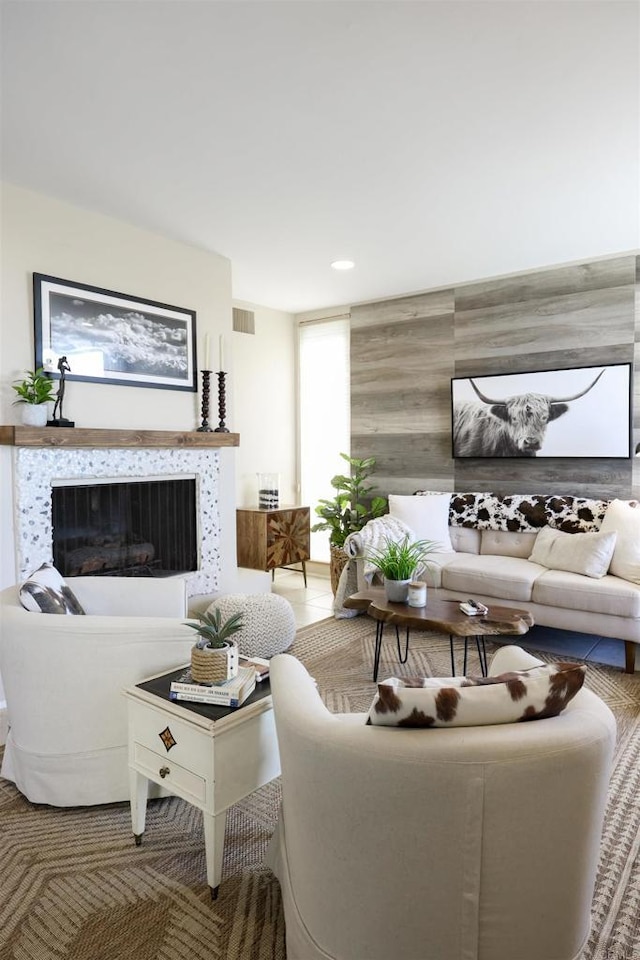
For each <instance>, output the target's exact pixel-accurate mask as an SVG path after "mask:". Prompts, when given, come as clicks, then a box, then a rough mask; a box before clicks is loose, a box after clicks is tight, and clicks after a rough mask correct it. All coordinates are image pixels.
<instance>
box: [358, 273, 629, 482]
mask: <svg viewBox="0 0 640 960" xmlns="http://www.w3.org/2000/svg"><path fill="white" fill-rule="evenodd" d="M624 362H634V364H635V365H636V366H637V364H638V363H640V257H636V256H634V255H629V256H622V257H618V258H615V259H611V260H601V261H593V262H587V263H583V264H579V265H572V266H564V267H558V268H550V269H548V270H541V271H537V272H535V273H527V274H522V275H520V276H516V277H513V276H511V277H507V278H503V279H497V280H489V281H483V282H480V283H473V284H466V285H464V286H459V287H452V288H451V289H449V290H437V291H431V292H429V291H428V292H426V293H422V294H418V295H416V296H410V297H404V298H401V299H394V300H386V301H381V302H378V303H369V304H363V305H359V306H354V307H353V308H352V310H351V452H352V455H353V456H357V457H364V456H374V457H375V458H376V461H377V463H376V473H375V476H374V477H373V481H374V482H375V484H376V487H377V489H378V490H379V491H380V492H381V493H385V494H386V493H413V492H414V491H415V490H418V489H430V490H443V491H449V490H460V491H462V490H492V491H494V492H496V493H502V494H508V493H558V494H562V493H572V494H575V495H579V496H590V497H603V498H606V499H610V498H613V497H622V498H628V497H631V496H640V458H639V460H636V459H635V458H633V457H632V458H631V459H629V460H598V459H563V458H560V457H558V458H523V459H509V458H501V459H469V460H465V459H457V460H453V459H452V456H451V386H450V385H451V378H452V377H469V376H490V375H494V374H501V373H517V372H524V371H534V370H552V369H560V368H563V367H580V366H591V365H595V364H608V363H624ZM639 369H640V368H639ZM639 381H640V377H638V378H637V379H636V378H635V377H634V387H633V446H632V449H635V444H636V443H637V442H638V441H640V382H639Z"/></svg>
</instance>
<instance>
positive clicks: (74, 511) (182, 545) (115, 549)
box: [52, 478, 198, 577]
mask: <svg viewBox="0 0 640 960" xmlns="http://www.w3.org/2000/svg"><path fill="white" fill-rule="evenodd" d="M52 521H53V562H54V565H55V566H56V568H57V569H58V570H59V571H60V572H61V573H62V574H63V575H64V576H67V577H82V576H92V577H95V576H99V575H101V574H102V575H110V576H169V575H171V574H175V573H185V572H187V571H189V570H197V563H198V552H197V538H196V537H197V535H196V482H195V479H193V478H179V479H172V480H144V481H127V482H123V483H96V484H82V485H78V486H75V485H73V486H64V487H53V489H52Z"/></svg>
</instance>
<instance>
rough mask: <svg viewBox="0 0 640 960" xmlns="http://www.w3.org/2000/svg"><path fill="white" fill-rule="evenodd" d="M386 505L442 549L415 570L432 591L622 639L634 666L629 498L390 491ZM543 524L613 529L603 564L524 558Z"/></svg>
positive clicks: (636, 595)
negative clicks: (591, 570)
mask: <svg viewBox="0 0 640 960" xmlns="http://www.w3.org/2000/svg"><path fill="white" fill-rule="evenodd" d="M389 505H390V516H392V517H395V518H397V519H400V520H401V521H403V522H404V523H405V524H406V525H407V526H408V527H409V528H410V529H411V530H412V531H413V532H414V534H415V535H416V536H417V537H418V538H427V539H431V540H436V541H438V542H439V543H445V545H446V549H444V550H442V551H439V552H437V553H433V554H431V555H430V556H429V558H428V559H429V566H428V569H427V571H426V574H425V575H424V576H423V578H422V579H424V580H426V582H427V584H428V586H430V587H431V588H432V589H433V590H434V592H435V594H436V595H437V596H439V597H442V598H444V599H457V598H459V599H465V598H466V597H473V598H474V599H476V600H480V601H482V602H484V603H487V604H491V603H496V602H498V601H499V602H500V604H502V605H504V606H511V607H520V608H524V609H526V610H528V611H530V613H531V614H532V615H533V618H534V620H535V623H536V624H540V625H542V626H547V627H555V628H559V629H563V630H573V631H578V632H581V633H588V634H593V635H600V636H604V637H614V638H616V639H620V640H623V641H624V643H625V670H626V672H627V673H633V672H634V665H635V653H636V644H638V643H640V560H639V562H638V564H637V572H636V569H635V568H634V564H633V563H631V562H629V561H628V553H629V550H632V551H633V550H634V549H637V551H638V553H639V555H640V531H639V529H638V528H639V527H640V506H638V508H637V510H635V509H630V508H635V501H617V500H614V501H611V503H610V502H608V501H603V500H593V499H586V498H578V497H558V496H550V497H544V496H540V495H536V496H527V495H519V496H510V497H499V496H496V495H494V494H492V493H484V492H482V493H476V492H473V493H454V494H441V493H434V494H431V493H428V492H426V491H425V492H422V493H418V494H416V495H414V496H394V495H393V494H392V495H390V497H389ZM607 514H609V517H607ZM614 515H615V517H616V518H617V519H613V518H614ZM636 515H637V525H636ZM374 522H375V521H374ZM543 527H551V528H552V529H554V530H558V531H560V533H571V534H572V539H573V536H575V537H580V536H581V535H582V534H584V533H606V532H607V531H609V530H615V529H616V527H617V529H618V533H617V538H618V539H617V541H616V546H615V549H614V554H613V558H612V560H611V565H610V567H609V570H608V572H607V573H606V574H604V576H600V577H594V576H586V575H584V574H582V573H576V572H572V571H570V570H567V569H554V568H553V567H550V566H548V565H543V564H541V563H538V562H535V561H533V560H530V559H529V557H530V556H531V554H532V551H533V550H534V547H535V544H536V540H537V536H538V532H539V530H540V529H542V528H543ZM636 533H638V534H639V535H636ZM625 538H626V539H625ZM636 542H637V548H636V547H635V546H634V545H635V543H636ZM581 543H586V541H578V540H576V546H577V547H579V546H580V545H581ZM623 544H624V546H625V549H626V550H627V562H623V561H624V560H625V557H622V554H621V557H620V559H619V560H618V561H616V552H619V546H620V547H622V545H623ZM354 552H355V554H356V555H357V553H358V552H359V553H360V559H359V560H358V564H357V567H358V588H359V589H361V590H362V589H366V586H367V585H368V583H370V582H371V580H370V577H367V576H366V575H365V565H364V562H363V559H362V553H363V551H362V550H360V551H358V550H356V551H354ZM547 562H549V561H547ZM614 571H622V572H624V573H627V575H628V576H630V577H637V580H636V579H626V578H625V577H623V576H620V575H618V574H617V573H616V572H614Z"/></svg>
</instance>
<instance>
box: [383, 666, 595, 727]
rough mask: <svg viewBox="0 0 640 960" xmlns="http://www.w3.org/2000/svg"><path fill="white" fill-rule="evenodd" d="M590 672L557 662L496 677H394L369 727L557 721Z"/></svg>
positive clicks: (387, 682) (388, 684) (385, 685)
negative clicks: (401, 678)
mask: <svg viewBox="0 0 640 960" xmlns="http://www.w3.org/2000/svg"><path fill="white" fill-rule="evenodd" d="M586 670H587V668H586V667H585V666H584V664H578V663H552V664H544V665H543V666H540V667H531V668H530V669H529V670H514V671H511V672H509V673H502V674H499V675H498V676H496V677H415V678H405V679H403V680H399V679H397V678H396V677H392V678H391V679H390V680H385V681H384V682H383V683H379V684H378V692H377V693H376V695H375V697H374V699H373V703H372V704H371V707H370V708H369V713H368V715H367V723H368V724H376V725H379V726H386V727H475V726H482V725H485V724H495V723H516V722H518V721H520V720H543V719H546V718H547V717H557V716H558V714H559V713H560V712H561V711H562V710H564V708H565V707H566V705H567V704H568V703H569V701H570V700H572V699H573V697H575V695H576V693H577V692H578V691H579V690H580V688H581V687H582V684H583V683H584V677H585V673H586Z"/></svg>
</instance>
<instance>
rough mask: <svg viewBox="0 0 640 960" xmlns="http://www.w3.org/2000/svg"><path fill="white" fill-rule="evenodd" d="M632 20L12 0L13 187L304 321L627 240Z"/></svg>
mask: <svg viewBox="0 0 640 960" xmlns="http://www.w3.org/2000/svg"><path fill="white" fill-rule="evenodd" d="M639 10H640V5H639V4H638V3H637V2H635V0H631V2H615V0H613V2H608V0H605V2H598V0H586V2H583V0H568V2H562V0H551V2H537V0H531V2H530V0H522V2H520V0H506V2H493V0H486V2H485V0H475V2H466V0H459V2H458V0H449V2H447V0H445V2H429V0H424V2H421V0H413V2H404V0H386V2H350V0H335V2H332V0H321V2H314V0H309V2H306V0H288V2H271V0H262V2H245V0H229V2H217V0H165V2H158V0H106V2H104V0H71V2H68V0H43V2H41V0H2V21H1V26H2V61H3V63H2V176H3V179H5V180H7V181H10V182H13V183H16V184H19V185H22V186H25V187H29V188H31V189H34V190H37V191H40V192H43V193H46V194H50V195H52V196H55V197H58V198H60V199H62V200H65V201H68V202H70V203H73V204H76V205H78V206H81V207H86V208H89V209H92V210H96V211H100V212H103V213H105V214H108V215H111V216H114V217H118V218H120V219H122V220H126V221H129V222H131V223H133V224H136V225H139V226H142V227H145V228H149V229H151V230H154V231H157V232H160V233H162V234H166V235H168V236H170V237H173V238H175V239H177V240H180V241H184V242H187V243H191V244H195V245H197V246H199V247H204V248H206V249H207V250H212V251H216V252H218V253H221V254H223V255H225V256H227V257H229V258H230V260H231V261H232V267H233V295H234V297H235V298H236V299H239V300H245V301H249V302H252V303H256V304H261V305H264V306H270V307H274V308H278V309H282V310H288V311H294V312H298V311H302V310H309V309H314V308H321V307H326V306H330V305H336V304H348V303H355V302H358V301H363V300H372V299H378V298H385V297H389V296H395V295H400V294H403V293H412V292H417V291H420V290H424V289H428V288H431V287H437V286H442V285H447V284H450V283H455V282H463V281H467V280H473V279H478V278H482V277H488V276H496V275H500V274H505V273H510V272H514V271H521V270H526V269H531V268H536V267H540V266H544V265H547V264H553V263H562V262H567V261H572V260H578V259H581V258H592V257H599V256H604V255H609V254H612V253H620V252H623V251H628V250H631V249H634V248H636V247H638V246H640V237H639V226H638V223H639V219H640V214H639V193H638V177H639V169H640V163H639V142H640V140H639V108H638V97H639V76H640V73H639V66H640V55H639V38H640V32H639ZM338 258H340V259H342V258H349V259H353V260H355V261H356V268H355V270H353V271H351V272H350V273H348V274H347V273H336V272H335V271H334V270H332V269H331V268H330V266H329V264H330V262H331V261H332V260H334V259H338Z"/></svg>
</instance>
